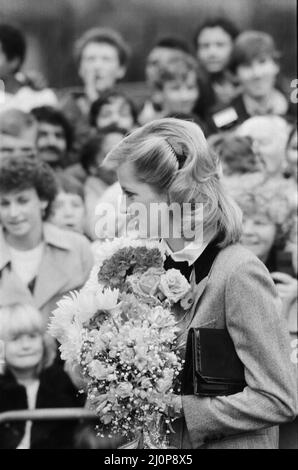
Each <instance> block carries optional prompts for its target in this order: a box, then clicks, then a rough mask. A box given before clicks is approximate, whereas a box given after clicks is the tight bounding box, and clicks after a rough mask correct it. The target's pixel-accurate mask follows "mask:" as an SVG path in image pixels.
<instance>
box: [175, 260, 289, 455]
mask: <svg viewBox="0 0 298 470" xmlns="http://www.w3.org/2000/svg"><path fill="white" fill-rule="evenodd" d="M280 307H281V303H280V301H279V298H278V296H277V292H276V289H275V286H274V283H273V281H272V279H271V277H270V275H269V273H268V271H267V269H266V268H265V266H264V265H263V263H261V262H260V261H259V260H258V259H257V258H255V259H254V258H253V259H250V260H248V261H247V262H245V263H243V264H242V265H241V266H240V267H237V269H236V270H234V272H232V273H231V274H230V275H229V276H228V278H227V282H226V288H225V306H223V308H225V312H226V325H227V329H228V331H229V333H230V336H231V338H232V340H233V342H234V345H235V348H236V351H237V354H238V356H239V358H240V360H241V361H242V363H243V364H244V369H245V379H246V384H247V387H246V388H245V389H244V390H243V391H242V392H241V393H237V394H235V395H230V396H225V397H215V398H209V397H207V398H201V397H197V396H190V395H186V396H183V397H182V402H183V412H184V416H185V420H186V425H187V428H188V432H189V436H190V440H191V443H192V446H193V448H197V447H199V446H201V445H203V444H204V443H205V442H208V441H210V440H216V439H221V438H224V437H227V436H232V435H235V434H239V433H243V432H249V431H256V430H259V429H262V428H266V427H270V426H274V425H277V424H280V423H283V422H287V421H291V420H292V419H294V418H295V416H296V413H297V379H296V374H295V367H294V364H293V363H292V362H291V351H290V347H289V344H290V341H289V336H288V333H287V331H286V325H285V323H284V321H283V319H282V318H281V315H280Z"/></svg>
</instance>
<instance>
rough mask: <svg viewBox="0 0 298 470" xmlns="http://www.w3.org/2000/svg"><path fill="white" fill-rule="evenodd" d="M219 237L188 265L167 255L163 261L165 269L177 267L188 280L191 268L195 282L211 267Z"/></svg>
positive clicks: (202, 277)
mask: <svg viewBox="0 0 298 470" xmlns="http://www.w3.org/2000/svg"><path fill="white" fill-rule="evenodd" d="M218 242H219V237H217V238H216V239H215V240H213V241H212V242H211V243H210V244H209V245H208V246H207V248H205V250H204V251H203V253H202V254H201V255H200V256H199V257H198V258H197V260H196V261H195V262H194V263H193V264H192V265H190V266H189V264H188V262H187V261H175V260H173V258H172V257H171V256H167V257H166V260H165V262H164V268H165V270H166V271H168V270H169V269H178V271H180V272H181V274H183V276H184V277H186V279H187V280H188V281H189V280H190V275H191V273H192V270H193V269H194V270H195V274H196V284H198V283H199V282H200V281H202V279H204V277H206V276H207V275H208V273H209V271H210V269H211V267H212V264H213V261H214V260H215V258H216V256H217V255H218V253H219V251H220V248H219V247H218Z"/></svg>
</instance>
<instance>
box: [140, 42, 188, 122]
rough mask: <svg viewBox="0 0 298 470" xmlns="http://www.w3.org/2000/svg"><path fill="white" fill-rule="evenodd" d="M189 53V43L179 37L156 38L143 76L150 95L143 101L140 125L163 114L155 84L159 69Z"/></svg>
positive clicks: (158, 91)
mask: <svg viewBox="0 0 298 470" xmlns="http://www.w3.org/2000/svg"><path fill="white" fill-rule="evenodd" d="M184 55H191V48H190V46H189V44H188V43H187V42H186V41H185V40H184V39H182V38H180V37H175V36H169V37H164V38H161V39H160V40H158V41H157V42H156V43H155V45H154V46H153V48H152V49H151V51H150V52H149V54H148V57H147V60H146V67H145V76H146V83H147V87H148V91H149V93H150V97H149V99H148V100H146V101H145V103H144V105H143V108H142V109H141V111H140V113H139V117H138V121H139V123H140V124H141V125H143V124H146V123H147V122H150V121H152V120H154V119H159V118H160V117H162V116H163V113H162V103H161V95H160V90H159V88H158V86H157V81H158V79H159V71H160V69H161V68H165V67H167V65H168V64H169V63H170V62H171V61H172V60H175V59H177V58H179V57H181V56H184Z"/></svg>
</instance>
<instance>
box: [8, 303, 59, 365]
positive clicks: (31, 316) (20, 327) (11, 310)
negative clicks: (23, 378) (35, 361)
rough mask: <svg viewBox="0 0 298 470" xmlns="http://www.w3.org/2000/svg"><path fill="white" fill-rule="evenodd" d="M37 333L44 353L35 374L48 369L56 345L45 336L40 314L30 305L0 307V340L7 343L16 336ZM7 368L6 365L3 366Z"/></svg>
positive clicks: (16, 304) (54, 354) (19, 304)
mask: <svg viewBox="0 0 298 470" xmlns="http://www.w3.org/2000/svg"><path fill="white" fill-rule="evenodd" d="M30 333H39V334H40V335H41V336H42V337H43V346H44V352H43V357H42V360H41V363H40V364H39V365H38V366H37V372H38V373H40V372H41V371H42V370H43V369H46V368H47V367H50V366H51V365H52V364H53V362H54V359H55V357H56V344H55V341H54V340H53V338H51V337H50V336H48V335H47V334H46V325H45V324H44V321H43V318H42V315H41V313H40V312H39V311H38V310H37V309H36V308H35V307H33V306H32V305H30V304H24V303H22V304H21V303H15V304H11V305H7V306H1V307H0V339H1V340H2V341H9V340H10V339H11V338H13V337H14V336H16V335H21V334H30ZM5 366H6V367H7V364H5Z"/></svg>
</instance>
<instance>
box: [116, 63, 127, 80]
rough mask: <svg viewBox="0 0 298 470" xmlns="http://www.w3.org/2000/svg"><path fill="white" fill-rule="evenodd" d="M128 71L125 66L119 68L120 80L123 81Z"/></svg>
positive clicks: (118, 75)
mask: <svg viewBox="0 0 298 470" xmlns="http://www.w3.org/2000/svg"><path fill="white" fill-rule="evenodd" d="M126 70H127V68H126V67H125V66H124V65H122V66H120V67H119V69H118V73H117V78H118V80H121V79H122V78H123V77H124V76H125V74H126Z"/></svg>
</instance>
